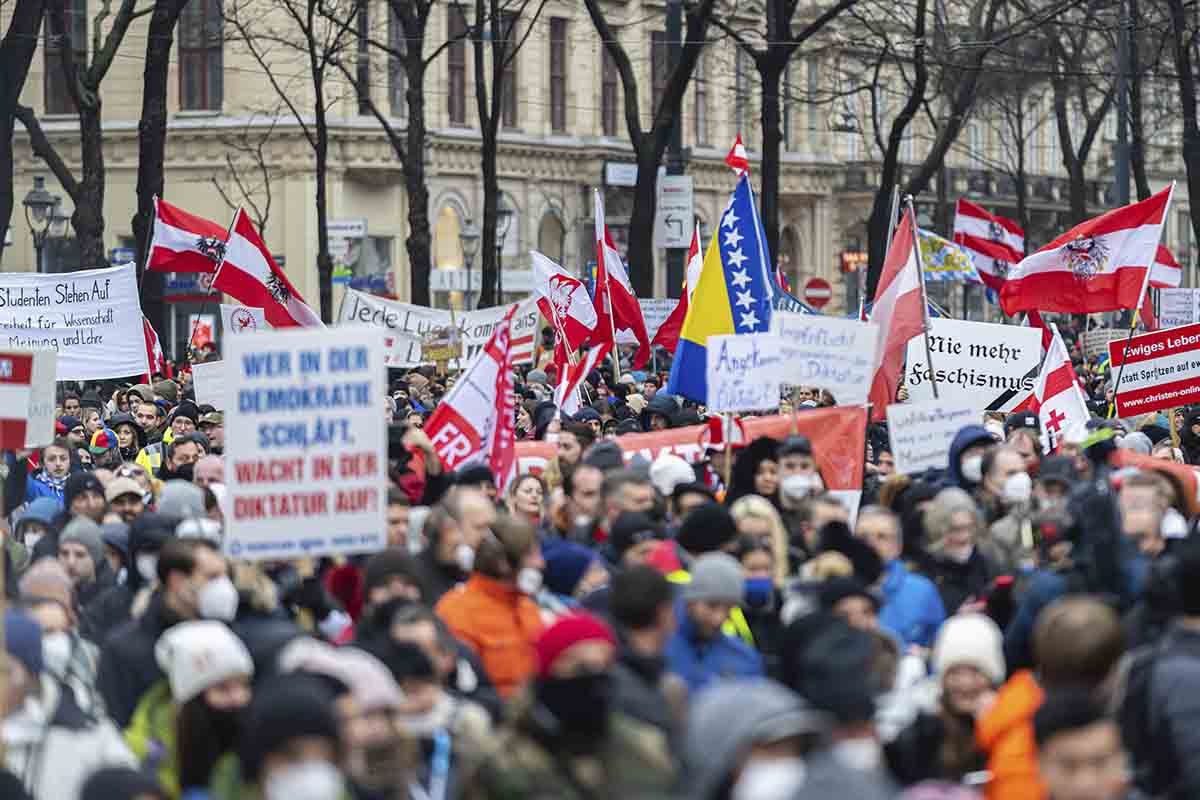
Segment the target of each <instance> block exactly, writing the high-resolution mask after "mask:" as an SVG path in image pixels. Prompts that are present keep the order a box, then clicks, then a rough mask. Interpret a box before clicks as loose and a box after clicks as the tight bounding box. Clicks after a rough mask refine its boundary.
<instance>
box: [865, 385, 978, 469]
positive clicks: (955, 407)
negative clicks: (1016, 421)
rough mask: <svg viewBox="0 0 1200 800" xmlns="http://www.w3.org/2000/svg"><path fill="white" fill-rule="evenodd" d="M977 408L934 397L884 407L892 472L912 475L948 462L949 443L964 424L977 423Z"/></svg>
mask: <svg viewBox="0 0 1200 800" xmlns="http://www.w3.org/2000/svg"><path fill="white" fill-rule="evenodd" d="M980 416H981V414H980V412H979V410H978V409H975V408H972V407H971V406H964V405H962V404H955V403H945V402H941V401H939V400H934V401H932V402H929V403H896V404H893V405H890V406H888V407H887V421H888V436H889V437H890V438H891V440H892V457H893V458H895V459H896V472H897V473H899V474H901V475H915V474H917V473H919V472H924V471H925V470H927V469H945V468H946V467H947V466H949V464H950V443H951V442H953V441H954V435H955V434H957V433H958V432H959V431H960V430H962V428H963V426H964V425H970V424H972V423H978V422H979V419H980Z"/></svg>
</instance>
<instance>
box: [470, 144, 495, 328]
mask: <svg viewBox="0 0 1200 800" xmlns="http://www.w3.org/2000/svg"><path fill="white" fill-rule="evenodd" d="M479 153H480V160H481V162H482V163H481V166H482V168H483V229H482V231H481V233H482V236H481V237H480V241H479V249H480V251H481V252H480V253H479V256H480V258H481V259H482V261H481V263H482V265H483V267H482V270H481V272H480V278H479V301H478V302H477V303H476V304H475V307H476V308H487V307H489V306H494V305H496V304H497V303H498V302H500V298H499V297H498V296H497V293H496V277H497V276H498V275H499V274H500V268H499V265H498V264H497V263H496V262H497V260H498V259H497V257H496V256H497V252H496V244H497V242H496V209H497V208H498V207H499V202H498V201H499V193H500V178H499V175H497V172H496V134H495V133H489V126H487V125H484V126H483V141H482V142H481V143H480V148H479Z"/></svg>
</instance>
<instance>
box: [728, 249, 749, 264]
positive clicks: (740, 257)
mask: <svg viewBox="0 0 1200 800" xmlns="http://www.w3.org/2000/svg"><path fill="white" fill-rule="evenodd" d="M725 260H727V261H728V262H729V263H730V264H733V266H735V267H736V268H738V269H741V268H742V262H743V261H745V260H746V255H745V254H744V253H743V252H742V249H741V248H740V247H739V248H738V249H737V250H731V251H730V252H729V253H727V254H726V255H725Z"/></svg>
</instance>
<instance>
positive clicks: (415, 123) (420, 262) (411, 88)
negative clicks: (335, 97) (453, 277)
mask: <svg viewBox="0 0 1200 800" xmlns="http://www.w3.org/2000/svg"><path fill="white" fill-rule="evenodd" d="M415 41H417V42H423V41H425V36H424V28H422V33H421V35H420V36H419V37H417V38H416V39H415ZM413 49H415V53H414V54H413V55H410V56H409V60H408V65H407V69H408V89H407V92H406V93H405V99H406V100H407V103H408V129H407V131H406V136H407V139H408V141H407V146H406V148H405V158H404V187H405V190H406V191H407V193H408V239H406V240H405V243H404V244H405V247H406V249H407V250H408V269H409V275H410V281H411V283H410V288H409V293H410V295H411V301H412V302H413V303H415V304H416V305H419V306H428V305H432V303H430V297H429V295H430V292H429V278H430V274H431V271H432V269H433V253H432V250H433V237H432V236H430V232H429V187H428V186H427V185H426V184H425V61H424V56H423V55H422V53H421V48H419V47H415V48H413Z"/></svg>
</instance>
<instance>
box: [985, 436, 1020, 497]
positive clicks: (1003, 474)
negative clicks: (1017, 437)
mask: <svg viewBox="0 0 1200 800" xmlns="http://www.w3.org/2000/svg"><path fill="white" fill-rule="evenodd" d="M981 466H982V469H983V481H982V488H983V490H984V491H985V492H987V494H988V495H990V496H991V497H994V498H997V499H998V498H1002V497H1003V496H1004V484H1005V482H1007V481H1008V479H1009V478H1010V477H1012V476H1013V475H1016V474H1017V473H1018V472H1025V459H1024V458H1023V457H1022V456H1021V452H1020V451H1019V450H1017V449H1016V448H1015V447H1013V446H1011V445H1004V446H1002V447H992V448H989V449H988V450H987V451H985V452H984V454H983V463H982V465H981Z"/></svg>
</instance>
